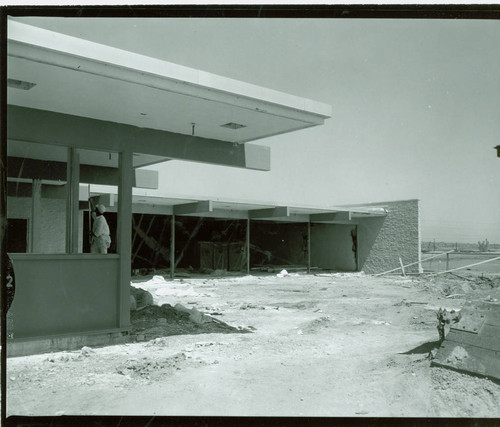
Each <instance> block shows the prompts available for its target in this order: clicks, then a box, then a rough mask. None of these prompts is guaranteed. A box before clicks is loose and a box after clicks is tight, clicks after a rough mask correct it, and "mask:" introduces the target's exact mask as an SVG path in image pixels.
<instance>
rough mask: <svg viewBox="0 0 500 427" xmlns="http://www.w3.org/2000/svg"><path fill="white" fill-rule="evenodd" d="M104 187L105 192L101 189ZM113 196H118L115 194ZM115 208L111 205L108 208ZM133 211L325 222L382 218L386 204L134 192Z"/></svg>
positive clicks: (338, 222)
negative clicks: (293, 202)
mask: <svg viewBox="0 0 500 427" xmlns="http://www.w3.org/2000/svg"><path fill="white" fill-rule="evenodd" d="M109 190H110V189H108V188H106V187H93V188H92V192H93V194H92V195H97V194H103V195H104V197H106V201H107V200H109V193H108V191H109ZM99 191H102V193H99ZM111 199H112V200H117V196H116V195H113V196H112V197H111ZM83 207H85V206H83ZM114 209H115V208H113V206H111V207H110V208H109V211H111V212H112V211H113V210H114ZM132 210H133V212H134V213H143V214H154V215H172V214H174V215H180V216H194V217H204V218H215V219H251V220H257V221H274V222H290V223H300V222H311V223H324V224H356V223H358V221H359V220H360V219H363V218H374V217H378V218H383V217H385V216H386V215H387V210H386V209H385V208H383V207H375V206H371V207H352V208H351V207H345V206H344V207H330V208H325V207H317V206H304V205H302V206H297V205H289V206H284V205H276V204H273V203H270V202H258V201H245V200H227V199H226V200H220V199H217V200H211V199H203V198H201V197H200V198H194V197H188V196H178V197H157V196H144V195H137V194H136V195H133V197H132Z"/></svg>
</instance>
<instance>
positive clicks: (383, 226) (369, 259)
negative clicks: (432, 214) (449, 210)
mask: <svg viewBox="0 0 500 427" xmlns="http://www.w3.org/2000/svg"><path fill="white" fill-rule="evenodd" d="M363 206H366V205H363ZM369 206H370V207H384V208H385V209H386V210H387V212H388V213H387V216H386V217H380V218H377V217H372V218H363V219H360V220H359V223H358V248H359V255H358V261H359V268H360V269H361V270H363V271H364V272H365V273H369V274H372V273H382V272H384V271H388V270H391V269H393V268H396V267H399V265H400V264H399V257H401V259H402V260H403V263H404V264H405V265H406V264H411V263H414V262H420V260H421V258H420V209H419V201H418V200H415V199H414V200H400V201H394V202H383V203H373V204H370V205H369ZM407 271H408V272H418V271H419V264H416V265H414V266H412V267H409V268H408V269H407Z"/></svg>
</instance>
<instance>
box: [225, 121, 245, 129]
mask: <svg viewBox="0 0 500 427" xmlns="http://www.w3.org/2000/svg"><path fill="white" fill-rule="evenodd" d="M221 127H223V128H228V129H241V128H246V126H245V125H240V124H239V123H233V122H230V123H226V124H225V125H221Z"/></svg>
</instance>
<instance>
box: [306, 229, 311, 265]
mask: <svg viewBox="0 0 500 427" xmlns="http://www.w3.org/2000/svg"><path fill="white" fill-rule="evenodd" d="M310 272H311V221H308V222H307V274H309V273H310Z"/></svg>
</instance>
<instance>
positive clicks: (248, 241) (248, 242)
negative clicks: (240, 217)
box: [245, 218, 250, 275]
mask: <svg viewBox="0 0 500 427" xmlns="http://www.w3.org/2000/svg"><path fill="white" fill-rule="evenodd" d="M245 250H246V255H247V275H249V274H250V218H248V219H247V237H246V245H245Z"/></svg>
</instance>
